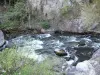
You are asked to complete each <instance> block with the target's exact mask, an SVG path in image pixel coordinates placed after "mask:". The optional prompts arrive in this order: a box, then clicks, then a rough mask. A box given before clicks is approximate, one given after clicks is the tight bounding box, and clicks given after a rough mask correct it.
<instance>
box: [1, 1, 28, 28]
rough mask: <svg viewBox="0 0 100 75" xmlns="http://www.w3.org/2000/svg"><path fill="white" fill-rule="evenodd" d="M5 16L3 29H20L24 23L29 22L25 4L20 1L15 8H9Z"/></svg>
mask: <svg viewBox="0 0 100 75" xmlns="http://www.w3.org/2000/svg"><path fill="white" fill-rule="evenodd" d="M3 14H4V15H3V17H2V18H3V22H2V23H1V25H0V28H1V29H12V28H16V27H19V26H20V25H21V24H22V23H24V22H26V21H27V12H26V9H25V2H24V1H19V0H18V1H17V2H16V3H15V4H14V6H8V10H7V11H6V12H5V13H3Z"/></svg>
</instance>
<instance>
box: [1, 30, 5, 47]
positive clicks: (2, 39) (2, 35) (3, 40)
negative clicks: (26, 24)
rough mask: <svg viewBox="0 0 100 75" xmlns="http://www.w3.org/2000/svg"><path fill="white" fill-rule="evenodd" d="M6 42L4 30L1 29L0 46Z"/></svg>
mask: <svg viewBox="0 0 100 75" xmlns="http://www.w3.org/2000/svg"><path fill="white" fill-rule="evenodd" d="M4 43H5V39H4V34H3V32H2V31H1V30H0V46H2V45H3V44H4Z"/></svg>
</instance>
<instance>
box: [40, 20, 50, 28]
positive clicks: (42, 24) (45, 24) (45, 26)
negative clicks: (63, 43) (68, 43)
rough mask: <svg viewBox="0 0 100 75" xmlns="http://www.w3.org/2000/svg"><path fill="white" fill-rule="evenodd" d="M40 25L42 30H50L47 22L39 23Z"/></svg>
mask: <svg viewBox="0 0 100 75" xmlns="http://www.w3.org/2000/svg"><path fill="white" fill-rule="evenodd" d="M40 24H41V26H42V27H43V28H44V29H49V28H50V25H49V22H48V21H42V22H40Z"/></svg>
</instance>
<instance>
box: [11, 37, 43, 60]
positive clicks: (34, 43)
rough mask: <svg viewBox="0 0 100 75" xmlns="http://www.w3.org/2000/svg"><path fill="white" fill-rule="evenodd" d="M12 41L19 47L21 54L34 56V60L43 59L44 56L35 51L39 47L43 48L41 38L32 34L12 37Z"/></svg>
mask: <svg viewBox="0 0 100 75" xmlns="http://www.w3.org/2000/svg"><path fill="white" fill-rule="evenodd" d="M12 42H13V43H14V44H15V45H16V46H17V47H18V50H17V51H18V52H19V54H21V55H23V56H26V57H28V58H34V60H38V61H42V60H43V56H42V55H38V54H36V53H35V50H37V49H43V46H42V44H43V42H42V41H41V40H36V39H34V38H32V37H30V36H28V37H25V36H20V37H18V38H15V39H12Z"/></svg>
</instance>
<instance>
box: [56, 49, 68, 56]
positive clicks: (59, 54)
mask: <svg viewBox="0 0 100 75" xmlns="http://www.w3.org/2000/svg"><path fill="white" fill-rule="evenodd" d="M54 52H55V54H56V55H58V56H66V55H67V53H66V51H65V50H63V49H55V50H54Z"/></svg>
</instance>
